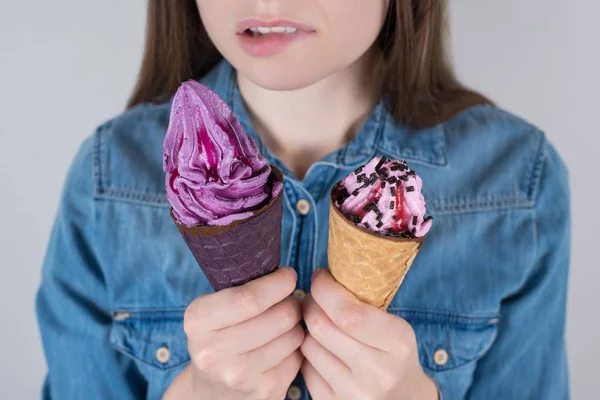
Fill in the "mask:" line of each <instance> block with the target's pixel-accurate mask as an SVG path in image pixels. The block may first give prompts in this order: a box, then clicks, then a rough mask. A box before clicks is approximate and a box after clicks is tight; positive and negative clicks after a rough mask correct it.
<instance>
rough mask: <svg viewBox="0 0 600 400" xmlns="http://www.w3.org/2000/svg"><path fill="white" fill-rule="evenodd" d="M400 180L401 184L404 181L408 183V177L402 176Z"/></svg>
mask: <svg viewBox="0 0 600 400" xmlns="http://www.w3.org/2000/svg"><path fill="white" fill-rule="evenodd" d="M400 180H401V181H403V182H406V181H408V176H406V175H402V176H401V177H400Z"/></svg>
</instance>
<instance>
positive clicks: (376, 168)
mask: <svg viewBox="0 0 600 400" xmlns="http://www.w3.org/2000/svg"><path fill="white" fill-rule="evenodd" d="M386 161H387V157H386V156H382V157H381V158H380V159H379V162H378V163H377V165H376V166H375V171H377V170H378V169H380V168H381V167H382V166H383V164H385V162H386Z"/></svg>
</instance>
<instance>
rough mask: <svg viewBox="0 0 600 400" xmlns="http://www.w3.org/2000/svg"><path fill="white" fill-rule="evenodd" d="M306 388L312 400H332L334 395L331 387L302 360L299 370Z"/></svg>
mask: <svg viewBox="0 0 600 400" xmlns="http://www.w3.org/2000/svg"><path fill="white" fill-rule="evenodd" d="M300 371H301V372H302V377H303V378H304V382H306V387H307V389H308V392H309V393H310V397H312V398H313V399H314V400H334V399H335V394H334V393H333V389H331V386H329V384H328V383H327V381H325V379H323V377H322V376H321V375H320V374H319V373H318V372H317V370H316V369H315V368H314V367H313V366H312V365H311V364H310V362H308V361H307V360H304V362H303V363H302V367H301V368H300Z"/></svg>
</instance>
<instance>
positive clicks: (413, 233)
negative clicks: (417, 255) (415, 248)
mask: <svg viewBox="0 0 600 400" xmlns="http://www.w3.org/2000/svg"><path fill="white" fill-rule="evenodd" d="M410 233H411V234H412V235H413V236H415V233H417V228H412V231H410Z"/></svg>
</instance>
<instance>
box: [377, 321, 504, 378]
mask: <svg viewBox="0 0 600 400" xmlns="http://www.w3.org/2000/svg"><path fill="white" fill-rule="evenodd" d="M389 311H390V312H391V313H392V314H395V315H398V316H400V317H402V318H404V319H405V320H406V321H408V322H409V323H410V325H411V326H412V328H413V330H414V331H415V334H416V336H417V343H418V347H419V359H420V361H421V364H422V365H423V366H424V367H426V368H428V369H430V370H432V371H447V370H451V369H454V368H458V367H460V366H462V365H464V364H467V363H469V362H471V361H475V360H478V359H479V358H481V357H483V355H484V354H485V353H486V352H487V351H488V349H489V348H490V346H491V345H492V344H493V342H494V339H495V338H496V331H497V325H498V316H496V315H463V314H453V313H445V312H439V311H424V310H411V309H390V310H389Z"/></svg>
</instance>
